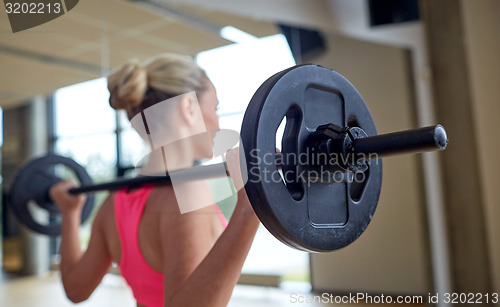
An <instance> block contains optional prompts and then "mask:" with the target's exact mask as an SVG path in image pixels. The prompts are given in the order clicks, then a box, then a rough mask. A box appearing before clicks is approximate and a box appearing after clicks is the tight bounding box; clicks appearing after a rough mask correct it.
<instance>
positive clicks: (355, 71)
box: [311, 35, 432, 294]
mask: <svg viewBox="0 0 500 307" xmlns="http://www.w3.org/2000/svg"><path fill="white" fill-rule="evenodd" d="M328 46H329V49H328V53H327V54H325V55H323V56H322V57H321V58H320V59H315V61H314V62H315V63H318V64H321V65H323V66H327V67H330V68H332V69H334V70H336V71H338V72H340V73H341V74H343V75H344V76H345V77H347V79H349V80H350V81H351V82H352V83H353V84H354V86H355V87H356V88H357V89H358V91H359V92H360V93H361V95H362V96H363V97H364V99H365V102H366V103H367V105H368V107H369V109H370V111H371V112H372V115H373V118H374V121H375V124H376V125H377V129H378V132H379V133H386V132H391V131H396V130H403V129H410V128H415V127H416V125H417V124H416V114H415V102H414V91H413V81H412V71H411V64H410V63H411V58H410V56H411V55H410V53H409V52H408V51H407V50H404V49H401V48H396V47H388V46H383V45H379V44H374V43H368V42H363V41H359V40H355V39H350V38H346V37H342V36H338V35H329V36H328ZM419 161H420V160H419V158H418V156H416V155H406V156H399V157H391V158H387V159H385V160H384V171H383V173H384V174H383V184H382V193H381V196H380V201H379V204H378V208H377V211H376V212H375V216H374V218H373V220H372V222H371V224H370V225H369V226H368V228H367V230H366V231H365V233H364V234H363V235H362V236H361V237H360V238H359V239H358V240H357V241H355V242H354V243H353V244H352V245H350V246H348V247H347V248H344V249H341V250H339V251H335V252H333V253H328V254H311V277H312V285H313V288H314V289H315V290H318V291H320V290H321V291H324V290H326V291H331V292H352V291H367V292H372V293H384V294H398V293H427V292H428V291H430V289H431V288H432V286H431V281H430V280H431V279H430V269H429V256H428V243H427V239H426V238H427V234H426V229H427V227H426V224H425V203H424V196H423V193H422V192H423V186H422V180H421V168H420V162H419Z"/></svg>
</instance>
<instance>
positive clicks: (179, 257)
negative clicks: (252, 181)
mask: <svg viewBox="0 0 500 307" xmlns="http://www.w3.org/2000/svg"><path fill="white" fill-rule="evenodd" d="M227 159H228V164H229V169H230V171H231V173H232V174H233V175H232V177H233V181H235V186H238V182H240V186H243V185H242V184H241V178H239V177H240V176H241V175H240V174H239V173H238V174H235V173H237V171H236V170H237V169H239V164H237V163H239V159H238V157H237V151H235V150H233V151H232V152H230V153H228V156H227ZM230 160H232V161H230ZM235 165H236V166H238V167H237V168H235V167H234V166H235ZM196 192H198V193H199V192H200V191H196ZM206 211H208V209H207V210H206ZM212 218H213V215H212ZM165 219H168V217H165ZM164 222H165V223H162V225H163V229H162V243H163V257H164V273H165V290H164V291H165V306H226V305H227V303H228V302H229V299H230V298H231V294H232V292H233V289H234V286H235V285H236V283H237V281H238V279H239V277H240V274H241V268H242V267H243V263H244V261H245V259H246V257H247V254H248V251H249V250H250V246H251V245H252V242H253V238H254V236H255V233H256V231H257V229H258V226H259V223H260V221H259V219H258V218H257V216H256V215H255V213H254V211H253V209H252V207H251V205H250V202H249V200H248V197H247V195H246V192H245V189H240V190H239V192H238V203H237V205H236V208H235V211H234V212H233V215H232V217H231V220H230V222H229V224H228V226H227V228H226V230H225V231H224V232H223V233H222V235H221V236H220V237H219V239H218V240H217V241H216V242H215V244H213V239H211V238H210V232H209V231H207V229H210V224H209V223H210V222H209V218H208V217H207V214H204V209H201V210H198V211H195V212H191V213H187V214H180V215H178V216H177V221H175V225H176V228H175V229H174V230H173V229H172V228H171V227H169V224H168V221H164ZM171 225H172V224H170V226H171ZM212 244H213V247H212Z"/></svg>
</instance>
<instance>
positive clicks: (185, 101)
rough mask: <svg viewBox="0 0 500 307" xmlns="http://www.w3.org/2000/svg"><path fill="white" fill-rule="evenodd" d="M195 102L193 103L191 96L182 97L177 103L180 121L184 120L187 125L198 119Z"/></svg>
mask: <svg viewBox="0 0 500 307" xmlns="http://www.w3.org/2000/svg"><path fill="white" fill-rule="evenodd" d="M196 103H197V102H196V101H194V99H193V97H192V96H191V95H183V96H182V97H181V100H180V101H179V112H180V115H181V118H182V120H184V121H185V122H186V123H187V124H188V125H193V124H194V123H195V122H196V121H197V120H199V119H198V113H199V112H197V110H196V107H197V105H195V104H196ZM198 108H199V107H198Z"/></svg>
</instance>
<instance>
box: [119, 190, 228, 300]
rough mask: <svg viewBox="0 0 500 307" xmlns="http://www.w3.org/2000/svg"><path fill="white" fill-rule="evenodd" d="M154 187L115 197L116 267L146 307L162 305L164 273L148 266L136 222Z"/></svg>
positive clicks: (217, 210)
mask: <svg viewBox="0 0 500 307" xmlns="http://www.w3.org/2000/svg"><path fill="white" fill-rule="evenodd" d="M152 190H153V187H151V186H147V187H143V188H141V189H138V190H135V191H133V192H130V193H127V192H126V190H120V191H118V192H117V193H116V196H115V219H116V225H117V228H118V235H119V236H120V243H121V260H120V264H119V265H118V268H119V269H120V272H121V274H122V276H123V278H125V280H126V281H127V283H128V284H129V286H130V287H131V288H132V292H133V293H134V297H135V299H136V300H137V303H138V304H140V305H144V306H148V307H156V306H158V307H160V306H163V304H164V302H163V301H164V293H163V290H164V289H163V273H160V272H158V271H156V270H154V269H153V268H151V267H150V266H149V264H148V263H147V262H146V259H145V258H144V256H143V255H142V253H141V249H140V247H139V239H138V233H139V223H140V221H141V217H142V213H143V212H144V208H145V207H146V201H147V199H148V196H149V193H151V191H152ZM214 208H215V210H216V212H217V215H218V216H219V218H220V220H221V222H222V224H223V226H224V228H225V227H226V226H227V221H226V219H225V217H224V215H223V214H222V212H221V211H220V209H219V207H217V205H214Z"/></svg>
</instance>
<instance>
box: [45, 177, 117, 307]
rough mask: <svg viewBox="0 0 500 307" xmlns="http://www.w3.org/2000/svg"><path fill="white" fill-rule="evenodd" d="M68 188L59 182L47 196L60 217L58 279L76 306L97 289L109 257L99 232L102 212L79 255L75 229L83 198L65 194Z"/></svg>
mask: <svg viewBox="0 0 500 307" xmlns="http://www.w3.org/2000/svg"><path fill="white" fill-rule="evenodd" d="M71 187H73V184H72V183H71V182H68V181H64V182H61V183H59V184H57V185H55V186H54V187H52V188H51V190H50V196H51V198H52V200H54V202H55V203H56V204H57V206H58V207H59V210H60V211H61V216H62V238H61V246H60V254H61V264H60V269H61V278H62V282H63V285H64V290H65V291H66V295H67V296H68V298H69V299H70V300H71V301H72V302H75V303H76V302H81V301H84V300H86V299H87V298H88V297H89V296H90V294H92V292H93V291H94V289H95V288H96V287H97V285H99V283H100V282H101V280H102V278H103V276H104V275H105V274H106V272H107V271H108V269H109V267H110V266H111V256H110V255H109V252H108V249H107V247H106V242H105V237H104V234H103V230H102V225H103V223H102V222H101V221H102V219H103V218H105V217H104V216H103V215H104V214H103V211H102V210H99V212H98V214H97V216H96V218H95V220H94V223H93V225H92V235H91V238H90V242H89V245H88V248H87V250H86V251H85V252H84V253H82V250H81V248H80V240H79V237H78V229H79V227H80V219H81V213H82V208H83V204H84V202H85V197H84V196H83V195H79V196H73V195H71V194H69V193H68V192H67V191H68V189H69V188H71ZM108 201H109V199H108V200H106V202H108ZM106 202H105V204H103V206H102V207H105V205H106Z"/></svg>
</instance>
